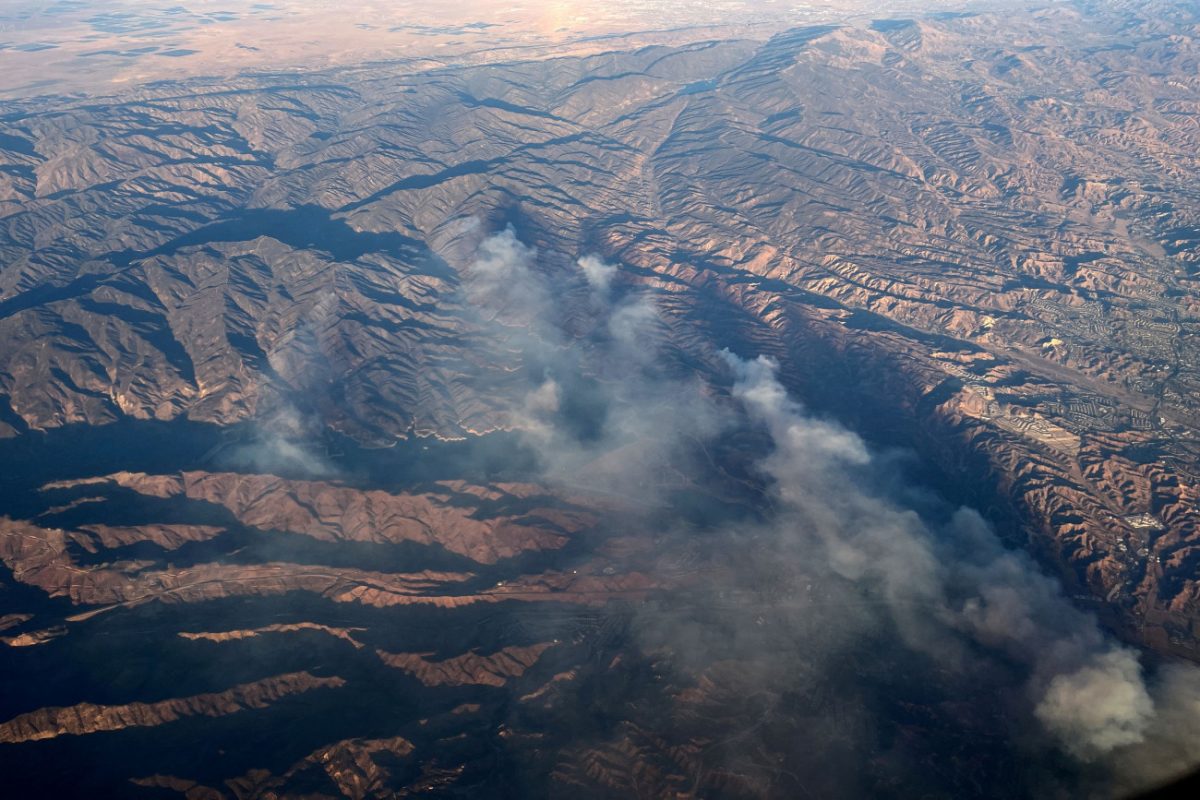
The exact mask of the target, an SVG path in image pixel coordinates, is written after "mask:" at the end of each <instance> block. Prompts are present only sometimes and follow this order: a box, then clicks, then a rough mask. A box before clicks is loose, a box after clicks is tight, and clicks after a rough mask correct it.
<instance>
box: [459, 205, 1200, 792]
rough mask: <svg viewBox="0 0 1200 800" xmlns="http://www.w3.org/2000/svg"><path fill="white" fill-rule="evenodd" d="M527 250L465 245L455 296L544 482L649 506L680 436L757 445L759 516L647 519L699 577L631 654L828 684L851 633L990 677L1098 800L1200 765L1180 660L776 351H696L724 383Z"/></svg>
mask: <svg viewBox="0 0 1200 800" xmlns="http://www.w3.org/2000/svg"><path fill="white" fill-rule="evenodd" d="M537 261H538V254H537V252H536V251H535V250H533V249H532V248H529V247H527V246H525V245H524V244H522V243H521V242H520V241H519V240H518V239H517V237H516V235H515V233H514V232H513V230H512V229H511V228H510V229H506V230H505V231H502V232H500V233H498V234H495V235H493V236H490V237H488V238H487V239H485V240H483V242H482V243H481V244H480V246H479V249H478V254H477V256H476V258H475V260H474V261H473V263H472V264H471V266H470V269H469V270H468V275H469V276H470V277H469V278H468V280H467V283H466V288H465V291H466V295H467V297H468V298H469V300H470V302H471V303H472V304H473V305H474V306H475V307H476V308H477V309H478V313H479V317H480V319H481V320H485V321H488V322H490V323H492V324H495V325H498V326H499V330H500V333H499V335H500V336H501V338H502V339H503V340H504V342H505V344H506V346H508V347H510V348H512V349H514V350H516V351H519V352H520V353H521V354H522V363H523V366H524V369H525V374H526V376H527V380H526V381H525V383H524V385H523V386H522V387H519V391H518V392H517V393H516V395H517V399H516V401H515V402H514V403H513V404H512V406H511V408H510V411H509V421H510V426H511V428H512V429H513V430H515V431H517V432H519V435H520V436H521V437H522V440H523V442H524V444H525V445H526V446H527V447H529V448H531V449H532V450H533V451H534V452H535V453H536V454H537V456H538V459H539V462H540V464H541V467H542V471H543V475H542V478H543V479H544V480H545V481H546V482H548V483H552V484H553V483H558V484H562V485H568V486H573V487H579V488H585V489H588V490H591V491H595V492H602V493H608V494H611V495H615V496H618V497H620V498H623V499H625V500H627V501H629V503H630V504H631V505H637V504H639V503H643V504H652V505H658V506H661V505H662V504H663V503H664V502H666V500H665V498H666V497H667V494H668V492H669V490H670V489H672V488H678V487H682V486H687V485H688V484H689V481H690V480H691V479H692V478H693V477H694V475H695V473H697V472H698V471H699V469H700V468H701V465H700V463H699V461H698V458H699V456H697V451H704V450H705V448H706V447H707V446H709V445H711V444H712V443H713V442H714V441H715V440H717V439H718V438H719V437H721V436H722V435H723V434H725V433H727V432H729V431H731V430H737V429H743V428H750V429H755V430H758V431H760V432H762V433H764V434H765V440H766V442H768V446H767V447H766V450H765V453H764V454H763V455H762V456H761V458H760V459H758V461H757V469H758V472H759V480H760V481H761V486H762V491H763V492H764V493H763V494H762V495H761V496H760V497H759V500H760V503H759V505H760V506H761V510H762V511H763V512H764V513H765V515H766V517H767V518H766V519H765V520H759V521H754V522H744V521H743V522H741V523H738V524H736V525H734V524H723V523H719V522H718V523H717V524H716V525H715V526H714V527H715V528H716V530H715V531H709V532H707V533H706V535H705V536H704V538H703V541H702V542H701V540H700V538H699V537H698V536H696V535H695V532H694V531H691V530H684V529H683V528H682V527H681V529H680V530H679V531H674V532H672V531H668V532H665V533H664V537H665V538H664V541H670V542H671V544H670V545H669V546H671V547H676V548H678V549H680V550H681V551H686V550H689V549H695V548H698V547H706V548H708V549H707V551H706V554H705V555H701V556H699V558H700V559H701V560H705V561H706V563H707V564H708V565H709V566H710V567H711V568H712V572H711V575H710V576H709V577H708V578H706V584H705V587H706V592H707V593H706V594H704V595H702V596H695V595H693V596H691V597H690V599H689V601H688V602H689V603H691V605H689V606H686V607H679V606H672V605H671V601H662V602H658V601H655V602H652V603H649V604H647V606H646V607H645V608H643V609H641V610H639V611H638V614H637V620H636V622H635V628H636V629H637V630H638V632H639V633H638V635H639V637H640V641H641V643H642V645H643V647H644V648H645V649H647V650H649V651H661V652H670V653H671V654H672V656H673V657H674V658H676V659H677V660H678V661H679V663H681V664H684V665H687V666H688V667H689V668H695V669H697V670H700V669H703V668H704V665H706V664H707V665H712V664H716V663H720V662H722V661H723V660H725V659H727V658H728V657H729V654H730V653H734V654H738V655H739V657H741V658H744V659H745V661H746V663H744V664H743V665H742V666H741V667H740V669H741V671H742V675H741V678H742V679H744V680H747V681H750V682H751V684H752V685H753V684H757V685H764V686H770V685H774V686H776V687H784V686H791V687H793V688H794V687H796V686H799V685H800V683H798V682H800V681H801V679H803V681H808V682H809V683H810V684H812V683H814V682H815V683H816V684H819V683H820V682H821V681H822V680H825V681H826V682H839V681H843V683H842V684H840V685H844V677H845V676H844V675H839V671H844V670H845V669H846V667H845V665H844V661H845V657H846V653H848V652H849V651H851V650H853V649H854V648H855V647H856V646H857V644H858V643H859V642H861V641H864V640H869V641H871V642H872V643H873V646H878V647H882V648H885V649H886V648H890V649H893V650H895V651H896V652H900V651H905V652H911V653H916V654H921V655H922V656H924V657H926V658H928V659H930V661H931V663H934V664H936V665H938V668H939V669H941V670H945V671H946V672H947V673H948V674H951V675H952V676H958V677H957V678H952V679H953V680H960V681H964V682H967V683H969V682H970V681H971V680H973V679H974V678H975V676H978V680H982V681H986V680H996V681H997V687H996V692H997V693H998V694H1002V695H1003V698H1004V700H1003V702H1004V704H1005V707H1006V709H1007V710H1006V712H1005V713H1011V717H1012V721H1011V726H1012V730H1011V731H1010V735H1011V736H1013V737H1018V738H1021V737H1027V738H1028V739H1029V742H1030V743H1021V742H1018V743H1017V744H1016V745H1014V746H1015V747H1016V748H1017V749H1018V750H1020V749H1021V748H1024V747H1035V748H1036V747H1041V748H1046V747H1053V748H1057V749H1058V750H1059V751H1060V752H1061V753H1064V754H1067V755H1069V756H1070V757H1071V758H1072V759H1074V760H1075V762H1076V763H1078V764H1079V765H1080V767H1079V769H1080V771H1081V772H1085V773H1088V774H1091V775H1093V776H1096V775H1100V776H1103V777H1102V778H1101V779H1100V780H1099V781H1098V782H1097V784H1096V785H1097V786H1099V787H1100V788H1097V789H1095V790H1094V793H1095V794H1096V795H1097V796H1119V795H1121V794H1122V793H1128V792H1130V791H1133V790H1138V789H1144V788H1146V787H1148V786H1151V785H1153V784H1155V783H1156V782H1160V781H1163V780H1166V779H1168V778H1170V777H1172V776H1174V775H1176V774H1179V773H1180V772H1182V771H1185V770H1187V769H1189V768H1191V767H1193V766H1194V765H1196V764H1197V763H1200V670H1196V669H1193V668H1190V667H1181V666H1172V667H1170V668H1168V669H1164V670H1160V671H1158V672H1157V673H1155V674H1149V673H1148V672H1147V671H1146V670H1145V669H1144V668H1143V666H1142V664H1141V662H1140V659H1139V655H1138V653H1137V652H1136V651H1135V650H1133V649H1131V648H1129V647H1127V646H1124V645H1122V644H1120V643H1118V642H1116V641H1115V640H1114V639H1112V637H1110V636H1109V635H1107V634H1106V633H1105V632H1104V631H1103V630H1102V629H1101V628H1100V626H1099V625H1098V623H1097V621H1096V620H1095V618H1094V617H1093V616H1092V615H1090V614H1087V613H1084V612H1083V611H1081V610H1079V609H1077V608H1076V607H1075V606H1074V605H1072V604H1071V602H1070V601H1069V600H1068V599H1067V598H1066V597H1065V596H1064V595H1063V593H1062V589H1061V586H1060V585H1059V584H1058V583H1057V581H1055V580H1054V579H1052V578H1050V577H1049V576H1047V575H1045V574H1044V573H1043V572H1041V571H1040V569H1039V568H1038V567H1037V565H1036V564H1035V563H1034V562H1033V560H1032V559H1031V558H1030V557H1029V556H1028V555H1026V554H1024V553H1021V552H1016V551H1013V550H1010V549H1008V548H1006V547H1005V546H1004V545H1003V543H1002V542H1001V541H1000V540H999V538H998V537H997V536H996V535H995V533H994V532H993V531H992V530H991V528H990V526H989V525H988V524H987V522H986V521H985V520H984V519H983V518H982V517H981V516H980V515H979V514H978V513H976V512H975V511H973V510H971V509H967V508H960V509H941V510H942V511H944V512H945V513H940V514H929V513H927V509H925V508H923V505H924V504H925V503H924V501H914V499H913V498H914V496H915V495H918V494H919V492H916V491H915V490H912V487H906V486H905V485H904V484H905V482H904V480H903V477H902V476H898V475H897V470H898V469H899V467H900V466H902V463H903V462H902V461H899V460H897V459H895V458H892V457H890V456H881V455H879V454H876V453H873V452H872V451H871V450H870V449H869V448H868V447H867V446H866V444H865V443H864V442H863V440H862V439H861V438H860V437H859V436H857V435H856V434H854V433H853V432H851V431H849V430H847V429H845V428H844V427H842V426H841V425H839V424H837V423H835V422H831V421H828V420H823V419H820V418H817V417H815V416H813V415H812V414H810V413H808V412H807V411H806V410H805V409H804V408H803V407H802V406H801V405H800V404H799V403H797V402H795V401H794V400H793V399H791V398H790V397H789V395H788V392H787V391H786V389H785V388H784V386H783V385H782V383H781V382H780V379H779V375H778V373H779V367H778V365H777V364H776V363H775V362H774V361H772V360H770V359H767V358H764V357H758V358H752V359H748V360H746V359H741V358H739V357H737V356H735V355H733V354H731V353H729V352H727V351H726V352H723V353H722V354H712V356H713V361H714V362H717V363H719V361H720V360H721V359H723V360H724V362H725V365H726V366H727V368H728V371H729V374H730V376H731V378H732V385H731V387H730V388H729V391H728V395H727V396H725V397H724V398H722V396H721V393H720V392H719V391H715V390H714V389H713V387H711V386H707V385H705V384H703V383H701V382H700V381H699V380H697V379H695V378H692V377H689V376H688V375H687V374H686V373H683V372H682V371H680V370H678V369H673V368H672V359H671V342H670V335H669V326H668V325H667V324H666V321H665V320H664V318H663V315H662V313H661V312H660V310H659V308H658V306H657V304H656V303H655V299H654V296H653V294H651V293H649V292H644V291H635V290H630V289H628V287H624V288H625V289H626V291H624V293H622V292H620V291H618V287H617V285H616V281H615V279H616V277H617V276H618V274H619V269H618V267H616V266H613V265H611V264H608V263H606V262H605V261H603V260H602V259H600V258H597V257H593V256H585V257H583V258H580V259H579V260H578V261H577V262H576V265H577V266H578V268H579V271H580V272H582V276H583V278H584V280H585V281H586V284H587V287H588V292H587V293H586V294H585V295H584V296H583V297H584V299H582V300H578V301H577V305H576V306H572V305H571V303H572V301H571V300H570V299H569V298H568V297H567V295H568V292H567V291H566V290H565V288H563V287H568V286H570V284H571V282H572V281H574V282H575V285H578V283H579V281H578V277H579V273H578V272H577V273H574V274H573V275H572V274H570V273H564V274H561V275H555V276H548V275H544V274H543V273H542V272H541V271H540V270H539V265H538V263H537ZM579 309H583V310H582V311H579ZM579 314H582V315H583V316H585V317H586V320H585V322H584V323H580V322H579V319H578V316H579ZM566 319H572V320H573V324H572V326H570V327H571V330H572V333H570V334H568V333H567V332H566V331H567V329H568V326H567V325H566V324H564V322H563V321H564V320H566ZM897 486H899V487H900V491H897ZM667 560H668V561H669V559H667ZM730 608H734V609H735V610H737V609H740V610H741V611H749V613H750V617H749V619H750V620H751V622H750V624H746V623H745V621H744V620H740V621H734V622H728V621H722V620H723V619H725V618H726V617H727V614H726V612H727V611H728V610H729V609H730ZM748 654H749V655H748ZM756 654H758V655H761V654H768V655H769V654H773V655H771V657H770V658H765V659H764V658H755V655H756ZM885 660H886V659H885ZM752 662H756V663H757V666H751V665H750V664H751V663H752ZM996 675H1005V676H1010V677H1007V678H1003V679H1001V678H996V677H994V676H996ZM1014 675H1015V677H1011V676H1014ZM868 705H869V704H868V702H867V700H866V699H865V696H864V697H863V698H857V697H856V696H855V695H854V694H853V692H852V691H851V692H850V693H848V694H847V695H846V697H845V698H844V699H843V701H842V706H841V710H840V711H839V712H838V715H837V716H838V719H840V720H842V722H841V723H839V724H842V725H843V726H848V727H846V730H851V729H853V730H854V731H858V733H846V734H845V736H846V737H847V738H853V737H854V736H860V735H861V731H862V730H865V729H870V728H871V727H872V726H873V725H874V724H875V722H877V720H876V721H872V719H871V716H872V714H873V713H875V712H873V711H872V710H870V709H869V708H868ZM855 719H856V720H859V722H856V723H853V724H851V723H847V722H846V720H855ZM1176 732H1178V733H1176ZM736 738H737V736H731V739H736ZM748 738H749V739H753V736H748ZM746 746H747V747H749V745H746ZM847 780H852V779H847ZM847 785H848V784H847ZM847 785H837V786H836V788H835V790H837V791H842V792H845V791H848V789H847Z"/></svg>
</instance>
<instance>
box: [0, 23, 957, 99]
mask: <svg viewBox="0 0 1200 800" xmlns="http://www.w3.org/2000/svg"><path fill="white" fill-rule="evenodd" d="M942 4H943V3H941V2H939V0H934V2H933V3H932V5H942ZM917 5H918V4H916V3H913V2H911V1H910V0H901V2H894V3H890V4H888V8H887V11H888V12H903V11H904V10H905V9H906V8H908V7H915V6H917ZM920 5H921V7H922V8H925V9H928V8H929V7H930V5H931V3H928V2H927V3H923V4H920ZM960 5H961V4H960ZM879 13H880V9H879V4H878V3H870V2H864V0H832V2H831V1H830V0H813V2H788V1H787V0H754V1H753V2H752V1H751V0H710V1H709V2H703V3H700V2H680V0H610V1H609V2H602V1H601V0H531V2H525V3H511V2H502V1H501V0H463V1H462V2H453V3H450V2H428V1H422V2H417V1H416V0H395V2H382V1H381V0H372V1H369V2H363V3H354V4H345V3H340V2H333V1H332V0H273V1H272V2H249V1H248V0H187V1H186V2H183V3H167V2H163V3H154V2H150V3H148V2H145V1H144V0H115V2H93V1H92V0H58V1H57V2H49V3H47V2H30V1H28V0H13V1H12V2H5V3H3V4H0V97H10V98H15V97H29V96H37V95H47V94H51V95H52V94H73V93H85V94H89V95H92V94H95V95H107V94H113V93H117V92H120V91H122V90H123V89H124V88H127V87H129V86H131V85H132V86H136V85H139V84H143V83H149V82H157V81H164V80H180V79H185V78H189V77H197V76H210V77H211V76H215V77H220V76H232V75H236V74H240V73H245V72H257V71H275V70H282V71H287V70H295V69H310V68H323V67H330V66H348V65H353V64H359V63H365V62H372V61H411V62H412V66H413V68H414V69H415V70H420V69H429V68H437V67H439V66H445V65H450V64H463V63H480V62H484V63H486V62H489V61H495V62H503V61H512V60H527V59H530V58H538V57H540V56H542V55H561V54H563V53H564V52H569V53H571V54H575V55H582V54H586V53H592V52H602V51H606V50H612V49H614V44H616V42H614V39H619V40H621V41H620V47H619V48H618V49H626V48H627V47H636V46H640V45H644V44H668V43H670V44H680V43H683V42H686V41H695V40H700V39H707V38H729V37H731V36H735V37H737V36H740V37H747V38H760V37H765V36H766V35H769V34H770V33H771V32H774V31H775V30H778V29H779V28H781V27H783V26H788V25H795V24H798V23H807V22H823V21H829V20H831V19H842V20H845V19H851V18H854V17H856V16H860V15H861V16H863V17H864V18H865V17H868V16H871V15H876V16H877V15H878V14H879Z"/></svg>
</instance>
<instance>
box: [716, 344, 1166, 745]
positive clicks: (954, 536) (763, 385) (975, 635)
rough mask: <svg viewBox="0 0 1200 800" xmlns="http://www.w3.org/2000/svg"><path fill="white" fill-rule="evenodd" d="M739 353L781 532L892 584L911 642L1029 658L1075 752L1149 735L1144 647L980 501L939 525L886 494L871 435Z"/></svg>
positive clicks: (865, 578)
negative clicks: (1126, 640)
mask: <svg viewBox="0 0 1200 800" xmlns="http://www.w3.org/2000/svg"><path fill="white" fill-rule="evenodd" d="M729 362H730V365H731V367H732V368H733V369H734V372H735V374H736V382H735V384H734V387H733V394H734V396H735V397H737V398H738V399H740V400H741V401H742V403H743V404H744V406H745V408H746V411H747V413H748V415H749V417H750V419H751V420H752V421H755V422H758V423H761V424H762V425H764V426H765V427H766V428H767V430H768V432H769V433H770V436H771V439H772V441H773V443H774V451H773V452H772V453H771V454H770V455H769V456H768V457H767V458H766V459H765V460H764V461H763V464H762V466H763V470H764V472H765V473H766V475H768V476H769V477H770V479H771V480H772V481H773V491H774V493H775V494H776V495H777V496H778V498H779V499H780V501H781V503H780V505H781V509H782V510H781V513H780V517H779V520H778V521H777V523H776V527H777V530H778V531H779V535H780V536H784V537H800V538H803V539H805V540H807V542H808V543H809V544H811V545H812V546H813V548H812V549H810V550H809V552H810V553H812V554H815V555H818V556H820V557H821V558H822V559H823V561H824V563H826V564H827V565H828V567H829V568H830V569H831V570H832V571H833V572H834V573H835V574H836V575H838V576H840V577H842V578H846V579H848V580H850V581H852V582H855V583H860V584H869V585H871V586H874V587H878V590H879V592H880V593H881V594H882V596H883V597H884V598H886V600H887V611H888V613H890V614H891V615H892V617H893V618H894V621H895V622H896V625H897V631H898V633H900V635H901V636H903V637H904V640H905V643H906V644H907V645H908V646H910V647H914V648H920V649H923V650H926V651H928V652H930V653H931V654H934V655H939V656H942V655H945V656H951V657H952V656H954V655H956V654H955V652H954V651H955V650H956V649H958V648H956V646H955V643H956V642H957V641H958V638H959V636H958V635H959V634H965V635H967V636H969V637H970V638H971V639H973V640H974V641H976V642H978V643H980V644H982V645H985V646H986V647H987V648H992V649H1000V650H1003V651H1004V652H1006V653H1007V654H1008V655H1010V656H1011V657H1013V658H1016V659H1019V660H1020V662H1022V663H1024V664H1026V665H1027V666H1028V668H1029V671H1030V675H1031V677H1030V679H1029V684H1028V687H1027V691H1028V696H1029V702H1030V703H1031V706H1032V708H1033V710H1034V715H1035V716H1036V718H1037V719H1038V720H1039V721H1040V722H1041V723H1042V724H1043V725H1044V726H1045V728H1046V729H1047V731H1048V732H1049V733H1051V734H1052V735H1053V736H1055V737H1056V738H1057V739H1058V740H1059V742H1060V743H1061V745H1062V746H1063V747H1064V748H1065V749H1066V750H1067V751H1069V752H1070V753H1072V754H1073V755H1075V756H1077V757H1079V758H1082V759H1095V758H1101V757H1104V756H1107V755H1108V754H1110V753H1111V752H1112V751H1114V750H1115V749H1117V748H1120V747H1123V746H1128V745H1132V744H1136V743H1138V742H1141V741H1143V740H1144V739H1145V737H1146V735H1147V732H1148V731H1149V729H1150V727H1151V726H1152V724H1153V722H1154V717H1155V709H1154V702H1153V701H1152V699H1151V697H1150V693H1149V690H1148V689H1147V686H1146V684H1145V681H1144V679H1143V675H1142V670H1141V667H1140V665H1139V663H1138V659H1137V655H1136V653H1135V652H1133V651H1132V650H1130V649H1129V648H1126V647H1123V646H1121V645H1118V644H1116V643H1114V642H1113V641H1111V640H1110V639H1109V638H1108V637H1106V636H1105V635H1104V634H1103V632H1102V631H1101V630H1100V628H1099V627H1098V625H1097V623H1096V621H1095V619H1094V618H1092V617H1091V616H1089V615H1087V614H1084V613H1082V612H1080V611H1079V610H1077V609H1076V608H1075V607H1074V606H1072V605H1071V604H1070V602H1069V601H1068V600H1067V599H1066V598H1065V597H1064V596H1063V594H1062V592H1061V589H1060V588H1059V586H1058V585H1057V584H1056V583H1055V582H1054V581H1053V580H1051V579H1050V578H1048V577H1046V576H1045V575H1043V574H1042V573H1041V572H1039V571H1038V569H1037V567H1036V566H1035V565H1034V564H1033V563H1032V561H1031V560H1030V559H1029V558H1028V557H1027V556H1025V555H1023V554H1020V553H1016V552H1013V551H1011V550H1007V549H1006V548H1004V547H1003V546H1002V544H1001V543H1000V541H999V539H998V538H997V537H996V536H995V535H994V534H993V533H992V532H991V531H990V530H989V529H988V527H987V525H986V523H985V522H984V521H983V520H982V519H981V518H980V517H979V515H978V514H976V513H975V512H973V511H970V510H967V509H963V510H960V511H958V512H957V513H956V514H954V515H953V517H952V518H951V519H950V521H949V523H948V524H946V525H944V526H943V527H942V528H941V529H940V530H934V529H932V528H931V527H930V526H929V525H928V524H927V523H926V522H925V521H924V520H923V519H922V518H921V517H920V516H919V515H918V514H917V513H916V512H914V511H912V510H909V509H905V508H903V507H900V506H898V505H896V504H895V503H894V502H893V501H891V500H890V499H888V498H887V497H885V496H881V495H877V494H873V493H872V492H871V488H872V486H876V485H878V482H877V481H876V480H875V479H874V478H873V477H872V476H871V474H870V471H869V469H864V468H869V467H870V466H871V458H870V455H869V454H868V452H867V450H866V448H865V446H864V445H863V443H862V441H861V440H859V439H858V437H856V436H855V435H854V434H852V433H849V432H848V431H846V430H844V429H841V428H839V427H837V426H836V425H831V424H829V423H827V422H822V421H820V420H816V419H813V418H812V417H809V416H807V415H806V414H805V413H804V412H803V410H802V409H801V408H800V407H799V406H797V405H796V404H795V403H794V402H792V401H790V400H789V399H788V397H787V394H786V392H785V391H784V389H783V387H782V386H781V385H780V383H779V381H778V379H777V377H776V371H777V367H776V365H775V364H774V363H773V362H771V361H769V360H767V359H765V358H761V357H760V358H758V359H755V360H753V361H742V360H740V359H738V358H736V357H734V356H729Z"/></svg>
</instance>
